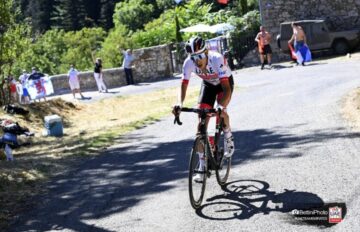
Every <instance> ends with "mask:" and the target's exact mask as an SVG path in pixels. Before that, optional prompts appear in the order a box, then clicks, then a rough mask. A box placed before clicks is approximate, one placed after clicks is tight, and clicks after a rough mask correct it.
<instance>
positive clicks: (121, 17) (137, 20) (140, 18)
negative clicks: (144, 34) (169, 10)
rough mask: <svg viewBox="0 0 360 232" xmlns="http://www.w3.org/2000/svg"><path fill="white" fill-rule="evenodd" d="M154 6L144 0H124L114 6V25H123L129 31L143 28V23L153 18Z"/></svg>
mask: <svg viewBox="0 0 360 232" xmlns="http://www.w3.org/2000/svg"><path fill="white" fill-rule="evenodd" d="M153 13H154V7H153V5H151V4H146V2H145V0H126V1H124V2H120V3H117V4H116V6H115V13H114V17H113V18H114V23H115V25H119V24H122V25H125V26H126V28H127V29H128V30H129V31H132V32H135V31H137V30H139V29H143V28H144V24H146V23H147V22H150V21H151V20H152V19H153V16H152V15H153Z"/></svg>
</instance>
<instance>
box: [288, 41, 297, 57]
mask: <svg viewBox="0 0 360 232" xmlns="http://www.w3.org/2000/svg"><path fill="white" fill-rule="evenodd" d="M288 46H289V49H290V54H291V59H293V60H297V57H296V52H295V50H294V48H293V46H292V45H291V44H289V43H288Z"/></svg>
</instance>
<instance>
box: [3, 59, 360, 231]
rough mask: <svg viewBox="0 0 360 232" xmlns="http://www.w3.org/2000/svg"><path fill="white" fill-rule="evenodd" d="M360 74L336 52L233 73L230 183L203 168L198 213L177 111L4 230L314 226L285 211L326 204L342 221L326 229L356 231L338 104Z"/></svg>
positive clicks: (351, 142) (353, 161)
mask: <svg viewBox="0 0 360 232" xmlns="http://www.w3.org/2000/svg"><path fill="white" fill-rule="evenodd" d="M359 73H360V66H359V64H358V60H341V59H340V60H328V61H327V60H324V61H321V62H316V61H314V62H312V63H310V64H309V65H308V66H307V67H293V66H291V65H289V64H282V65H277V66H275V67H274V69H272V70H264V71H260V70H259V69H258V68H256V69H255V68H251V69H244V70H241V71H238V72H236V73H235V83H236V86H238V87H239V88H238V89H237V90H236V91H235V92H234V95H233V99H232V102H231V105H230V107H229V113H230V115H231V124H232V130H233V134H234V136H235V144H236V151H235V154H234V157H233V167H232V170H231V174H230V179H229V181H230V183H229V184H228V185H227V186H226V188H224V189H221V188H220V187H219V186H218V185H217V183H216V179H215V175H213V176H212V177H211V178H210V179H209V181H208V184H207V188H206V193H205V199H204V202H203V207H202V208H200V209H199V210H198V211H194V210H193V209H192V208H191V206H190V203H189V199H188V189H187V164H188V158H189V152H190V148H191V145H192V141H193V139H194V133H195V125H196V117H195V115H193V114H186V113H183V114H182V115H181V117H182V120H183V122H184V124H183V125H182V126H181V127H180V126H174V125H173V123H172V120H173V118H172V117H167V118H164V119H162V120H160V121H158V122H156V123H154V124H152V125H149V126H147V127H144V128H142V129H139V130H137V131H135V132H133V133H131V134H129V135H127V136H125V137H124V138H121V139H119V140H118V141H117V145H115V146H112V147H110V148H109V149H108V150H106V151H104V154H103V155H101V156H98V157H94V158H91V159H89V160H86V161H84V162H82V163H81V164H79V165H78V166H76V167H74V169H73V170H72V171H71V172H70V173H68V174H67V175H64V176H59V177H58V178H56V179H55V180H53V181H52V182H51V183H50V185H49V191H50V192H49V194H48V195H46V196H42V197H39V199H37V202H38V206H37V208H35V209H34V210H32V211H29V212H27V213H26V214H25V215H22V216H20V217H19V218H18V220H17V221H16V222H15V224H13V226H12V228H11V230H10V231H104V232H105V231H126V232H128V231H156V232H158V231H231V232H234V231H318V230H321V229H322V227H321V226H319V225H318V223H316V222H315V223H311V222H309V221H307V222H306V221H301V220H299V219H296V218H294V216H292V214H291V210H292V209H294V208H296V207H299V206H307V207H315V205H316V206H319V205H324V204H329V203H334V202H340V203H345V204H346V208H347V209H346V212H345V208H344V207H343V208H342V210H343V211H344V214H345V217H344V218H343V220H342V222H341V223H339V224H334V226H332V227H327V228H326V229H325V231H358V229H359V228H360V213H359V212H360V210H359V209H360V197H359V196H360V194H359V193H360V178H359V177H360V157H359V151H360V140H359V136H360V134H359V133H357V132H355V131H353V130H352V129H351V128H349V126H348V124H347V122H346V121H344V119H343V117H342V115H341V105H342V99H343V97H344V96H345V95H346V93H348V92H349V91H351V90H352V89H353V88H355V87H357V86H359V85H360V78H359ZM144 88H145V87H144Z"/></svg>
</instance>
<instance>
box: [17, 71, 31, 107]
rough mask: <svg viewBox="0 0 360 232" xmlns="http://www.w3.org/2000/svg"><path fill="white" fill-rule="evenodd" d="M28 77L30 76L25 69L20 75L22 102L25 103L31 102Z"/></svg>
mask: <svg viewBox="0 0 360 232" xmlns="http://www.w3.org/2000/svg"><path fill="white" fill-rule="evenodd" d="M28 77H29V75H28V74H27V72H26V70H23V73H22V75H21V76H20V77H19V81H20V83H21V86H22V95H21V99H20V102H21V103H25V104H29V103H30V95H29V92H28V89H27V80H28Z"/></svg>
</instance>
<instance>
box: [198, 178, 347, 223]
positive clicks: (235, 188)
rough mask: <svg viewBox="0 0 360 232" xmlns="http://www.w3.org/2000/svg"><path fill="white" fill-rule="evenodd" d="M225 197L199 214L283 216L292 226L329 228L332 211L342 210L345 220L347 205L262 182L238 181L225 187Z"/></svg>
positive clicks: (223, 218)
mask: <svg viewBox="0 0 360 232" xmlns="http://www.w3.org/2000/svg"><path fill="white" fill-rule="evenodd" d="M222 189H223V190H224V193H223V194H220V195H216V196H214V197H211V198H209V199H207V203H205V204H203V205H202V206H201V207H200V208H199V209H197V210H196V214H197V215H198V216H200V217H202V218H205V219H210V220H221V221H226V220H234V219H238V220H246V219H249V218H251V217H253V216H254V215H256V214H262V215H268V214H270V213H273V212H275V213H276V212H279V213H284V215H283V219H284V221H286V222H288V223H290V224H309V225H313V226H321V227H330V226H334V225H336V223H329V213H328V211H329V208H330V207H335V206H338V207H341V208H342V219H344V217H345V216H346V206H345V203H325V202H324V201H323V200H322V199H321V198H320V197H319V196H318V195H316V194H314V193H310V192H303V191H296V190H288V189H284V192H281V193H276V192H275V191H270V185H269V184H268V183H267V182H265V181H261V180H237V181H233V182H230V183H227V184H226V185H225V186H223V188H222ZM315 217H316V218H315Z"/></svg>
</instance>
